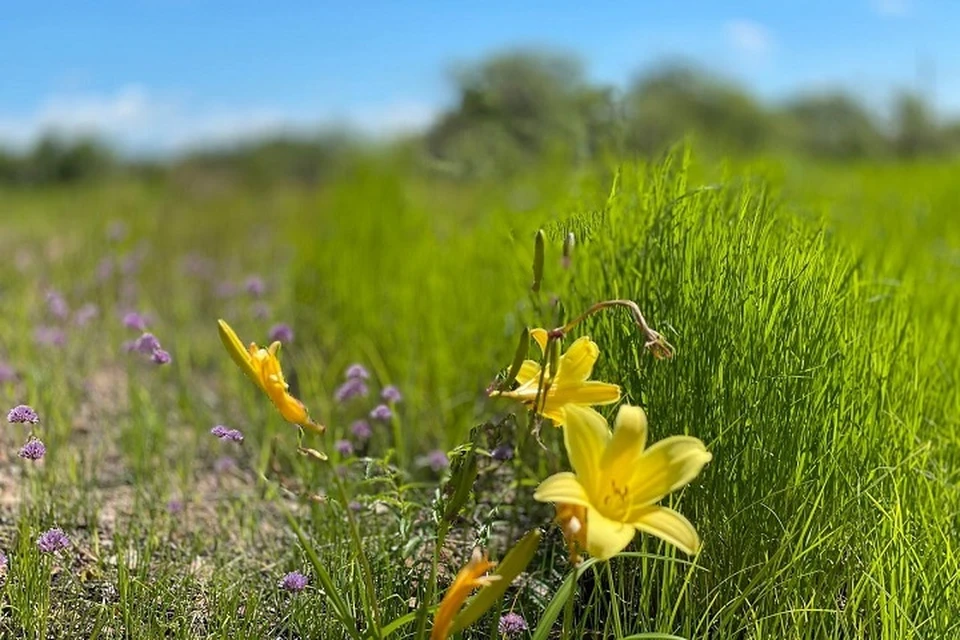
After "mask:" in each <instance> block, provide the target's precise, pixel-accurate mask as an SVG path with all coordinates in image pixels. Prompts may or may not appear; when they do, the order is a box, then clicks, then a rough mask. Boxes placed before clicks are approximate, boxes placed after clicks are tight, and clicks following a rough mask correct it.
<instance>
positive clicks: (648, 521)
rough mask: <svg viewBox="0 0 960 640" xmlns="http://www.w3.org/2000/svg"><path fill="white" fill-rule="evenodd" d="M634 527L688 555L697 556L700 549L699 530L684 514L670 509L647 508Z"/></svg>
mask: <svg viewBox="0 0 960 640" xmlns="http://www.w3.org/2000/svg"><path fill="white" fill-rule="evenodd" d="M633 526H634V527H636V528H637V530H638V531H642V532H644V533H649V534H650V535H654V536H657V537H658V538H660V539H661V540H664V541H665V542H669V543H670V544H672V545H673V546H675V547H676V548H678V549H680V550H681V551H683V552H684V553H686V554H689V555H695V554H696V553H697V551H698V550H699V549H700V536H698V535H697V530H696V529H695V528H694V527H693V525H692V524H691V523H690V521H689V520H687V519H686V518H685V517H684V516H683V514H681V513H678V512H676V511H674V510H673V509H670V508H668V507H647V509H646V510H645V512H644V513H643V515H641V516H640V517H639V518H638V519H637V520H636V521H635V522H634V523H633Z"/></svg>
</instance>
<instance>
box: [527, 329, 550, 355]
mask: <svg viewBox="0 0 960 640" xmlns="http://www.w3.org/2000/svg"><path fill="white" fill-rule="evenodd" d="M530 337H531V338H533V339H534V340H535V341H536V343H537V344H538V345H540V353H544V352H545V351H546V350H547V331H546V329H530Z"/></svg>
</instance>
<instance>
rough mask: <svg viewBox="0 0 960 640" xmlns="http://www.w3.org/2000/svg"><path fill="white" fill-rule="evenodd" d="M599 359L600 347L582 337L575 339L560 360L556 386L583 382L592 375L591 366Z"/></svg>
mask: <svg viewBox="0 0 960 640" xmlns="http://www.w3.org/2000/svg"><path fill="white" fill-rule="evenodd" d="M599 357H600V347H598V346H597V343H596V342H594V341H593V340H591V339H590V338H588V337H587V336H583V337H582V338H577V340H576V342H574V343H573V344H572V345H570V348H569V349H567V352H566V353H564V354H563V356H562V357H561V358H560V370H559V372H558V374H557V384H558V385H564V384H574V383H579V382H583V381H584V380H586V379H587V378H589V377H590V374H591V373H593V365H594V364H596V362H597V358H599Z"/></svg>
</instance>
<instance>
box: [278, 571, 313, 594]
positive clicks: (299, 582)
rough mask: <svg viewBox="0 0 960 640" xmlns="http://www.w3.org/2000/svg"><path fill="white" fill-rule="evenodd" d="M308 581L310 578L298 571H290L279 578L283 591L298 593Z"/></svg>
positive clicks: (304, 587)
mask: <svg viewBox="0 0 960 640" xmlns="http://www.w3.org/2000/svg"><path fill="white" fill-rule="evenodd" d="M309 582H310V578H308V577H307V576H305V575H303V574H302V573H300V572H299V571H291V572H290V573H288V574H287V575H285V576H283V578H282V579H281V580H280V588H281V589H283V590H285V591H292V592H294V593H299V592H300V591H303V590H304V589H306V587H307V584H308V583H309Z"/></svg>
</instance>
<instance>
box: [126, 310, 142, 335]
mask: <svg viewBox="0 0 960 640" xmlns="http://www.w3.org/2000/svg"><path fill="white" fill-rule="evenodd" d="M123 326H125V327H127V328H128V329H136V330H137V331H146V330H147V317H146V316H144V315H141V314H139V313H137V312H136V311H130V312H128V313H125V314H124V315H123Z"/></svg>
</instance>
